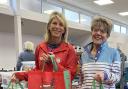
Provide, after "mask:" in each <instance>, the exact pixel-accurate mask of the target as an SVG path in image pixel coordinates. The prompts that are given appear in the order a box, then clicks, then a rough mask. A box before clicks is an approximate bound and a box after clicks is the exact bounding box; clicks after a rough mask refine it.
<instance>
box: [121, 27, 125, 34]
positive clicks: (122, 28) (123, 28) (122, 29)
mask: <svg viewBox="0 0 128 89" xmlns="http://www.w3.org/2000/svg"><path fill="white" fill-rule="evenodd" d="M121 33H123V34H126V27H123V26H121Z"/></svg>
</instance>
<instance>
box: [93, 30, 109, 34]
mask: <svg viewBox="0 0 128 89" xmlns="http://www.w3.org/2000/svg"><path fill="white" fill-rule="evenodd" d="M92 31H93V32H99V31H100V32H101V33H102V34H103V33H107V30H105V29H93V30H92Z"/></svg>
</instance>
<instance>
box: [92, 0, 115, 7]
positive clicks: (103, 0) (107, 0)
mask: <svg viewBox="0 0 128 89" xmlns="http://www.w3.org/2000/svg"><path fill="white" fill-rule="evenodd" d="M94 3H96V4H98V5H101V6H102V5H108V4H112V3H114V2H113V1H112V0H96V1H94Z"/></svg>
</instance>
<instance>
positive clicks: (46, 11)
mask: <svg viewBox="0 0 128 89" xmlns="http://www.w3.org/2000/svg"><path fill="white" fill-rule="evenodd" d="M52 12H54V10H45V11H44V13H46V14H51V13H52Z"/></svg>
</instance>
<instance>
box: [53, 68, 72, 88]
mask: <svg viewBox="0 0 128 89" xmlns="http://www.w3.org/2000/svg"><path fill="white" fill-rule="evenodd" d="M54 89H72V87H71V75H70V72H69V71H68V70H66V71H63V72H54Z"/></svg>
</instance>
